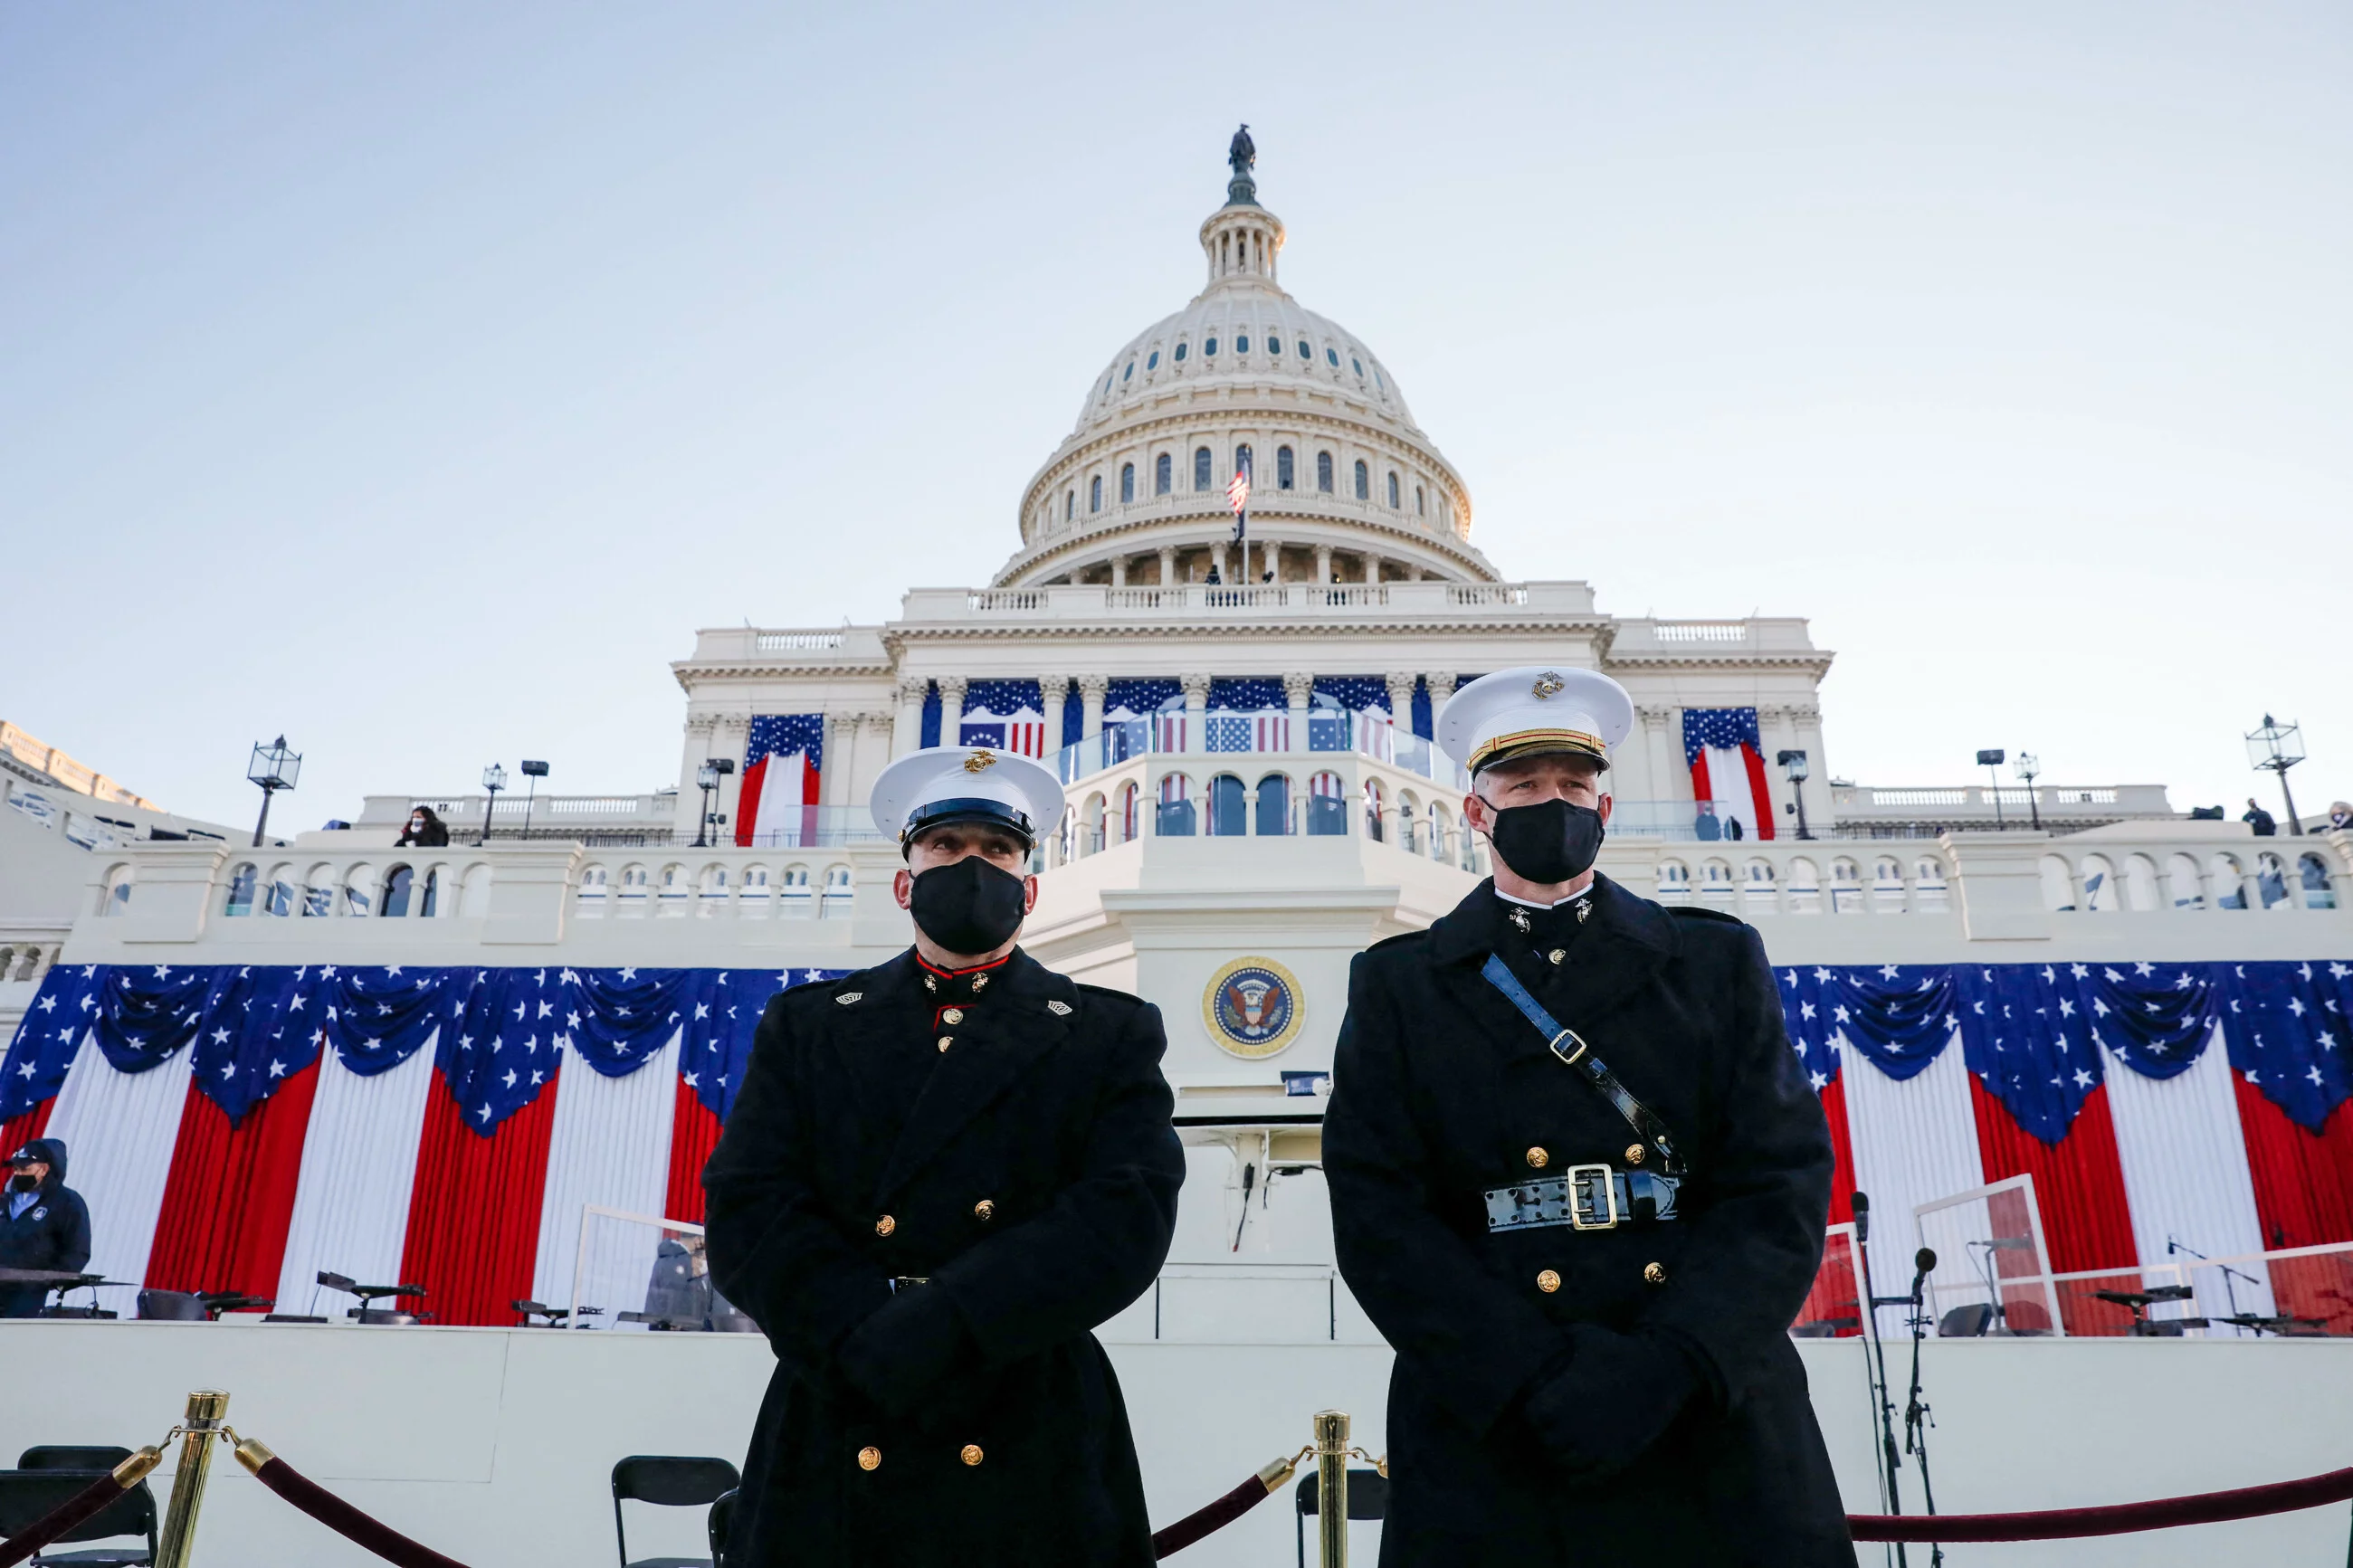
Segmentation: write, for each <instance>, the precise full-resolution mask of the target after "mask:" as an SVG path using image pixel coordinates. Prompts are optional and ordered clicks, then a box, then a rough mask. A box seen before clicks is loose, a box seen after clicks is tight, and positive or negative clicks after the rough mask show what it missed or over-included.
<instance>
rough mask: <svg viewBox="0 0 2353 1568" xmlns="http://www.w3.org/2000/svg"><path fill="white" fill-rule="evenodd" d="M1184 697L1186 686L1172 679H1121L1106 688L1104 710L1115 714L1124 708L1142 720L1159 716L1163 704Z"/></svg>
mask: <svg viewBox="0 0 2353 1568" xmlns="http://www.w3.org/2000/svg"><path fill="white" fill-rule="evenodd" d="M1184 695H1185V687H1184V684H1183V683H1182V682H1181V681H1178V680H1176V679H1174V678H1173V677H1169V676H1158V675H1148V676H1120V677H1116V678H1114V679H1113V680H1112V681H1111V683H1110V684H1109V685H1107V686H1105V687H1104V688H1103V711H1104V712H1105V713H1116V712H1118V711H1119V710H1121V709H1123V708H1124V709H1125V710H1127V711H1129V712H1130V713H1134V714H1136V715H1138V716H1139V717H1140V716H1142V715H1144V714H1146V713H1157V712H1159V711H1160V705H1161V704H1162V703H1163V702H1166V701H1167V700H1169V699H1170V698H1172V697H1182V696H1184Z"/></svg>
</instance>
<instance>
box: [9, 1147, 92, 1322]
mask: <svg viewBox="0 0 2353 1568" xmlns="http://www.w3.org/2000/svg"><path fill="white" fill-rule="evenodd" d="M89 1263H90V1205H87V1204H85V1203H83V1202H82V1201H81V1194H79V1193H78V1192H76V1191H74V1190H73V1189H72V1188H71V1187H69V1186H67V1185H66V1146H65V1145H64V1144H63V1143H60V1142H58V1141H57V1140H56V1139H54V1138H36V1139H34V1140H33V1141H32V1142H28V1143H26V1145H25V1146H24V1147H23V1148H21V1149H19V1150H17V1151H16V1153H15V1154H13V1155H11V1156H10V1157H9V1160H8V1177H7V1183H6V1186H5V1190H0V1268H55V1269H59V1270H62V1271H64V1272H66V1273H75V1272H78V1271H79V1270H80V1269H82V1268H86V1267H87V1266H88V1265H89ZM48 1293H49V1287H47V1286H45V1285H0V1318H37V1317H39V1316H40V1315H41V1302H42V1301H43V1300H45V1299H46V1298H47V1295H48Z"/></svg>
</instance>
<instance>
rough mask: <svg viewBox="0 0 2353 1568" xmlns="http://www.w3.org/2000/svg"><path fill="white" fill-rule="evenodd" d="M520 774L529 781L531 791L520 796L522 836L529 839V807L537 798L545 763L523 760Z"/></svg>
mask: <svg viewBox="0 0 2353 1568" xmlns="http://www.w3.org/2000/svg"><path fill="white" fill-rule="evenodd" d="M522 776H523V777H525V778H527V779H529V780H530V781H531V793H530V794H529V795H524V796H523V797H522V836H523V837H524V838H525V839H529V838H530V837H531V808H532V806H533V805H535V804H536V803H537V802H538V800H539V781H540V780H542V779H543V778H545V777H546V776H547V764H546V763H533V762H525V763H523V765H522Z"/></svg>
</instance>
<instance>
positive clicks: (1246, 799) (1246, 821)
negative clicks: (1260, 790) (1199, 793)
mask: <svg viewBox="0 0 2353 1568" xmlns="http://www.w3.org/2000/svg"><path fill="white" fill-rule="evenodd" d="M1249 831H1250V795H1249V792H1248V791H1246V790H1244V789H1243V788H1242V781H1241V780H1240V779H1238V778H1236V777H1235V776H1234V775H1233V774H1231V773H1219V775H1218V776H1217V777H1216V778H1213V779H1211V780H1210V781H1209V836H1210V837H1213V838H1240V837H1242V836H1243V835H1244V834H1246V833H1248V832H1249Z"/></svg>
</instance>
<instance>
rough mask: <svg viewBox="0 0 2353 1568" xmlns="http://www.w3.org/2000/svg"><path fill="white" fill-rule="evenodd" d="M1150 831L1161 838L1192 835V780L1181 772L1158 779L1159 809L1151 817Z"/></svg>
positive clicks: (1188, 836)
mask: <svg viewBox="0 0 2353 1568" xmlns="http://www.w3.org/2000/svg"><path fill="white" fill-rule="evenodd" d="M1152 831H1153V832H1154V834H1155V835H1156V836H1158V837H1162V838H1190V837H1193V781H1192V780H1191V779H1188V778H1187V777H1186V776H1185V775H1184V774H1183V773H1170V774H1168V775H1167V776H1166V778H1164V779H1162V780H1161V781H1160V810H1159V812H1158V813H1157V815H1156V816H1155V817H1154V819H1153V823H1152Z"/></svg>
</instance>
